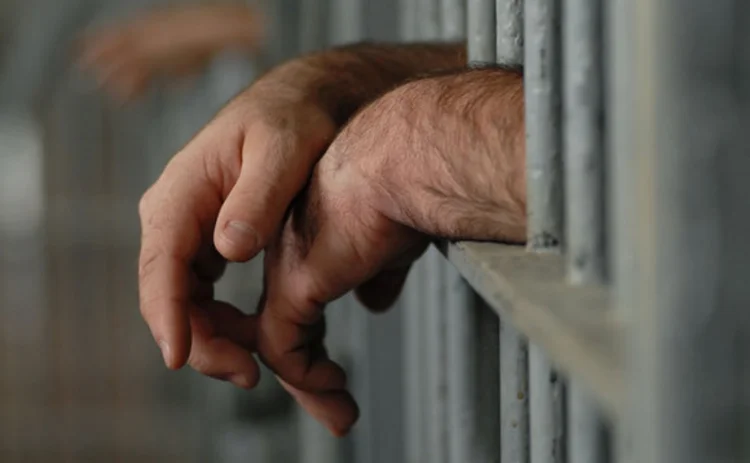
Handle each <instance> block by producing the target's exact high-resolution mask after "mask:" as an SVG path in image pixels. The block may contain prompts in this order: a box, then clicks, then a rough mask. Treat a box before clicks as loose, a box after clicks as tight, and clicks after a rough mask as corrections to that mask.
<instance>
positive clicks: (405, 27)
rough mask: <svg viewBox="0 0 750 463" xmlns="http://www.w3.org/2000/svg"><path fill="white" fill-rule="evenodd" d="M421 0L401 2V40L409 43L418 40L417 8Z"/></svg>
mask: <svg viewBox="0 0 750 463" xmlns="http://www.w3.org/2000/svg"><path fill="white" fill-rule="evenodd" d="M419 1H420V0H400V10H401V14H400V15H399V23H400V28H401V38H402V39H403V40H405V41H407V42H412V41H414V40H416V39H417V37H418V31H417V11H418V9H417V6H418V4H419Z"/></svg>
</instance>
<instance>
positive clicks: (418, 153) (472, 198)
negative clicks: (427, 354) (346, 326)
mask: <svg viewBox="0 0 750 463" xmlns="http://www.w3.org/2000/svg"><path fill="white" fill-rule="evenodd" d="M524 156H525V154H524V124H523V88H522V78H521V75H520V74H519V73H516V72H513V71H508V70H503V69H484V70H473V71H464V72H460V73H457V74H451V75H444V76H441V77H434V78H427V79H423V80H419V81H416V82H412V83H409V84H406V85H404V86H402V87H400V88H398V89H396V90H394V91H392V92H390V93H388V94H386V95H385V96H384V97H382V98H380V99H379V100H378V101H376V102H375V103H373V104H372V105H370V106H369V107H368V108H366V109H364V110H363V111H362V112H360V113H359V114H358V115H357V116H356V117H355V118H354V119H353V120H352V121H351V122H350V123H349V124H348V125H347V126H346V128H345V129H344V130H343V131H342V132H341V134H339V135H338V137H337V138H336V139H335V140H334V142H333V144H332V145H331V146H330V147H329V149H328V151H327V152H326V154H325V155H324V156H323V158H322V159H321V160H320V162H319V163H318V165H317V166H316V168H315V169H314V172H313V175H312V177H311V179H310V183H309V186H308V187H307V188H306V190H305V191H304V192H303V194H302V195H300V197H299V198H298V200H297V201H296V202H295V203H294V205H293V207H292V208H291V211H290V214H289V217H288V219H287V221H286V223H285V225H284V228H283V229H282V231H281V233H280V234H279V235H278V237H277V238H276V240H275V241H273V242H272V243H271V244H270V246H268V248H267V253H266V256H265V294H264V297H263V300H262V302H261V304H262V306H261V309H262V310H261V311H260V313H261V314H260V317H259V321H258V338H257V349H258V353H259V354H260V357H261V358H262V359H263V361H264V362H265V363H266V364H267V365H268V366H269V367H270V368H271V369H272V370H273V371H274V372H275V373H276V375H277V376H278V377H279V378H280V379H281V380H282V381H283V383H284V384H285V385H286V387H287V390H289V391H290V393H292V395H294V396H295V397H296V398H297V400H298V401H300V403H302V404H303V405H305V404H306V405H307V406H306V408H307V409H308V410H309V411H310V412H311V413H313V415H315V417H316V418H318V419H319V420H320V421H321V422H322V423H324V424H325V425H326V426H327V427H328V428H329V429H330V430H331V432H332V433H334V434H335V435H343V434H346V432H347V431H348V430H349V428H350V427H351V426H352V425H353V423H354V422H355V421H356V418H357V415H358V411H357V407H356V404H355V402H354V399H353V398H352V396H351V395H350V394H349V393H348V392H347V390H346V377H345V375H344V373H343V371H342V370H341V369H340V368H339V367H338V365H336V364H335V363H333V362H332V361H331V360H330V359H329V358H328V357H327V355H326V353H325V348H324V346H323V343H322V342H323V336H322V335H323V332H324V331H323V329H322V324H323V323H324V321H323V311H324V307H325V304H326V303H327V302H330V301H333V300H335V299H337V298H338V297H340V296H342V295H343V294H345V293H346V292H348V291H350V290H355V291H356V294H357V296H358V298H359V300H360V301H361V302H362V303H363V304H364V305H365V306H367V307H369V308H370V309H372V310H376V311H379V310H384V309H386V308H388V307H389V306H390V305H391V304H392V303H393V302H394V301H395V300H396V298H397V296H398V294H399V292H400V290H401V288H402V287H403V284H404V280H405V278H406V276H407V273H408V270H409V266H410V265H411V263H412V262H413V260H414V259H416V258H417V257H419V255H421V254H422V252H423V251H424V249H425V248H426V247H427V246H428V244H429V242H430V240H432V239H434V238H436V237H440V238H447V239H454V240H455V239H470V240H492V241H503V242H510V243H521V242H523V241H524V240H525V237H526V208H525V204H526V202H525V190H526V188H525V157H524Z"/></svg>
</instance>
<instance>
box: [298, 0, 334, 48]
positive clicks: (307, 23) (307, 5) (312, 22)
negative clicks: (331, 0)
mask: <svg viewBox="0 0 750 463" xmlns="http://www.w3.org/2000/svg"><path fill="white" fill-rule="evenodd" d="M299 2H300V15H299V21H300V23H299V30H300V31H299V37H300V50H301V51H302V52H303V53H306V52H310V51H314V50H319V49H321V48H323V47H324V46H326V41H327V40H326V39H327V37H328V29H327V27H326V24H327V22H326V19H327V14H326V13H327V10H328V8H327V7H328V0H299Z"/></svg>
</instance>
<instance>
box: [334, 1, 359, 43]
mask: <svg viewBox="0 0 750 463" xmlns="http://www.w3.org/2000/svg"><path fill="white" fill-rule="evenodd" d="M364 3H365V0H329V4H330V5H331V7H330V19H329V32H328V37H329V43H330V44H332V45H339V44H343V43H351V42H356V41H358V40H361V39H362V38H363V35H364V29H365V24H364V21H365V18H364V16H363V15H364Z"/></svg>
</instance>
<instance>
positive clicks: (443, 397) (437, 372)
mask: <svg viewBox="0 0 750 463" xmlns="http://www.w3.org/2000/svg"><path fill="white" fill-rule="evenodd" d="M423 259H424V260H425V264H426V265H425V270H424V271H425V273H424V277H425V280H426V285H425V287H424V291H425V292H424V294H423V300H424V308H425V310H424V312H423V314H424V320H423V323H424V325H425V330H426V337H425V341H426V343H425V366H426V370H427V378H426V380H427V384H426V388H425V389H424V391H423V394H425V395H426V397H427V403H428V408H427V420H426V423H425V425H426V427H427V445H426V447H425V448H424V450H423V451H424V453H425V454H426V456H427V458H428V461H430V462H434V463H443V462H447V461H448V369H450V368H452V367H454V366H455V365H453V364H450V363H448V362H447V349H446V342H445V339H446V331H447V327H446V315H447V313H446V309H447V308H448V307H447V306H446V304H445V297H446V290H445V289H446V288H445V284H444V283H445V266H446V265H449V264H448V263H447V262H445V259H443V257H442V256H441V255H440V254H439V253H438V252H437V251H436V250H435V249H434V248H431V249H430V250H428V251H427V253H426V255H425V256H424V257H423ZM469 360H470V359H464V360H463V361H464V362H466V361H469Z"/></svg>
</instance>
